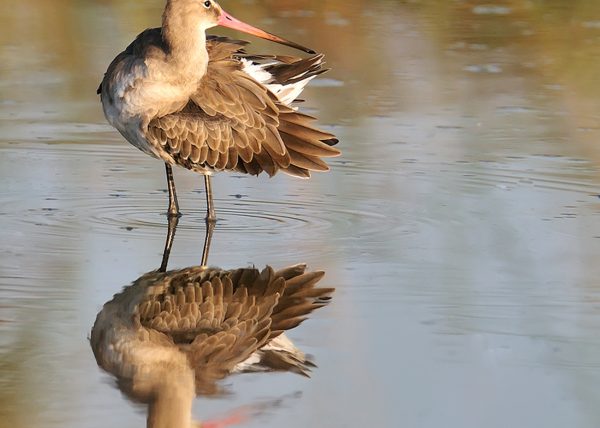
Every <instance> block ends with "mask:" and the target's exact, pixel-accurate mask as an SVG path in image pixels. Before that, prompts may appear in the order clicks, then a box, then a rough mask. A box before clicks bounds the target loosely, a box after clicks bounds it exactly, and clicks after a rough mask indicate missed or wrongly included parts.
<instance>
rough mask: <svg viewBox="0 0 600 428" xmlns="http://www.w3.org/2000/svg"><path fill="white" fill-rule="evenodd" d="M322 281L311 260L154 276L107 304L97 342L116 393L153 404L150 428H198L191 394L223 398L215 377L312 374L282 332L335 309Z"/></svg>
mask: <svg viewBox="0 0 600 428" xmlns="http://www.w3.org/2000/svg"><path fill="white" fill-rule="evenodd" d="M323 275H324V272H322V271H313V272H308V271H307V270H306V265H305V264H297V265H292V266H288V267H286V268H283V269H280V270H277V271H275V270H274V269H273V268H271V267H270V266H266V267H265V268H264V269H262V271H259V270H258V269H257V268H255V267H251V268H250V267H247V268H238V269H232V270H224V269H221V268H218V267H206V266H191V267H188V268H183V269H178V270H171V271H167V272H160V271H152V272H149V273H147V274H144V275H142V276H141V277H140V278H138V279H137V280H136V281H134V283H133V284H132V285H129V286H127V287H125V288H124V289H123V291H122V292H121V293H119V294H116V295H115V296H114V297H113V299H112V300H110V301H109V302H107V303H106V304H105V305H104V306H103V308H102V310H101V311H100V312H99V313H98V315H97V317H96V320H95V322H94V325H93V327H92V330H91V334H90V346H91V348H92V351H93V353H94V356H95V358H96V362H97V363H98V365H99V366H100V367H101V368H102V369H104V370H105V371H107V372H108V373H110V374H112V375H113V376H115V378H116V380H117V385H118V387H119V389H120V390H121V391H122V392H124V393H125V395H126V396H128V397H129V398H130V399H132V400H134V401H137V402H141V403H146V404H148V424H147V426H148V427H149V428H166V427H181V428H185V427H199V426H200V424H198V423H197V422H194V421H193V420H192V416H191V409H192V402H193V399H194V397H195V396H196V395H208V396H214V395H217V394H220V393H221V392H222V390H221V389H220V387H219V386H218V384H217V381H219V380H220V379H223V378H224V377H225V376H227V375H229V374H232V373H243V372H252V371H291V372H295V373H298V374H301V375H304V376H308V373H309V371H310V369H311V368H312V367H315V365H314V363H313V362H312V361H311V359H310V358H309V357H307V356H306V355H305V354H304V353H303V352H302V351H300V350H299V349H298V348H296V347H295V346H294V344H293V343H292V342H291V341H290V340H289V339H288V338H287V337H286V336H285V333H284V332H285V331H287V330H290V329H292V328H294V327H296V326H297V325H299V324H300V323H301V322H303V321H304V320H305V319H306V318H307V316H308V315H309V314H310V313H311V312H312V311H313V310H315V309H318V308H320V307H323V306H325V305H327V304H328V303H329V301H330V299H331V294H332V293H333V292H334V288H326V287H318V286H317V283H318V282H319V281H320V280H321V279H322V278H323ZM202 426H207V425H204V424H202Z"/></svg>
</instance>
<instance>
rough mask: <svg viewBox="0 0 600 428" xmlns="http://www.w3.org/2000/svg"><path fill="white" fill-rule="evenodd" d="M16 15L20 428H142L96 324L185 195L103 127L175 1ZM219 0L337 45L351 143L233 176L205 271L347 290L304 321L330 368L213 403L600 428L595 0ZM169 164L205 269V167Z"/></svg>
mask: <svg viewBox="0 0 600 428" xmlns="http://www.w3.org/2000/svg"><path fill="white" fill-rule="evenodd" d="M9 3H10V2H6V3H3V4H2V5H0V10H1V11H2V13H1V14H0V25H1V27H2V28H3V29H4V30H5V31H2V32H0V42H1V44H0V48H1V50H0V60H1V65H0V94H1V97H0V182H2V183H3V190H2V191H1V192H0V226H1V227H0V243H1V245H0V302H1V303H0V332H1V334H0V374H1V377H0V379H1V382H2V383H1V384H0V398H1V399H0V425H1V426H6V427H59V426H60V427H76V426H77V427H79V426H86V427H101V426H103V427H104V426H107V425H109V426H117V425H118V426H132V427H141V426H144V424H145V412H144V409H143V408H141V407H138V406H136V405H134V404H132V403H131V402H129V401H127V400H126V399H124V398H123V396H122V395H121V394H120V393H119V391H118V390H117V389H116V388H115V387H114V382H113V381H112V379H111V378H110V376H108V375H107V374H106V373H103V372H102V371H101V370H100V369H99V368H98V367H97V365H96V362H95V360H94V357H93V355H92V353H91V351H90V347H89V343H88V340H87V337H88V334H89V332H90V329H91V326H92V324H93V322H94V319H95V317H96V314H97V312H98V311H99V310H100V309H101V307H102V305H103V304H104V303H105V302H106V301H107V300H109V299H110V298H111V297H112V296H113V295H114V294H115V293H117V292H119V291H120V290H121V288H122V287H123V286H125V285H127V284H130V283H131V282H132V281H134V280H135V279H136V278H138V277H139V276H140V275H142V274H143V273H144V272H148V271H150V270H153V269H156V268H157V267H158V266H159V264H160V260H161V252H162V249H163V244H164V239H165V234H166V217H165V215H164V211H165V210H166V203H167V199H166V198H167V195H166V193H165V191H166V184H165V181H164V172H163V167H162V165H161V163H160V162H158V161H155V160H153V159H150V158H148V157H147V156H144V155H143V154H142V153H140V152H138V151H137V150H136V149H135V148H133V147H131V146H129V145H128V144H127V143H126V142H124V141H123V140H122V138H121V137H120V136H119V135H118V134H117V133H116V131H114V130H112V129H111V128H110V127H109V126H108V125H107V124H106V123H105V120H104V118H103V117H102V112H101V108H100V105H99V102H98V99H97V97H96V95H95V89H96V87H97V84H98V82H99V80H100V78H101V75H102V73H103V72H104V70H105V68H106V65H107V64H108V63H109V61H110V60H111V59H112V57H113V56H114V55H115V54H116V53H117V52H118V50H119V49H120V48H122V47H124V46H125V45H126V44H127V43H128V42H129V41H130V40H131V39H132V38H133V37H134V36H135V35H136V34H137V32H139V31H140V30H142V29H143V28H146V27H148V26H154V25H156V24H157V22H158V17H159V15H160V13H161V8H162V2H161V1H150V0H144V1H135V2H134V1H103V2H99V1H97V2H94V1H88V2H72V1H68V0H56V1H53V2H44V1H41V0H25V1H22V2H19V3H18V4H9ZM222 3H223V5H224V7H225V8H226V9H227V10H229V11H230V12H231V13H233V14H235V15H236V16H238V17H239V18H241V19H244V20H247V21H249V22H252V23H254V24H257V25H262V26H264V27H265V28H267V29H268V30H271V31H273V32H276V33H280V34H282V35H285V36H288V37H289V38H291V39H293V40H297V41H299V42H302V43H303V44H306V45H308V46H310V47H314V48H316V49H317V50H321V51H323V52H325V54H326V57H327V61H328V65H329V66H330V67H331V68H332V71H331V72H329V73H328V74H327V75H325V76H324V77H323V78H319V79H317V80H315V81H314V82H313V83H314V84H312V85H311V87H309V89H307V90H306V92H305V94H304V97H305V98H306V100H307V102H306V103H305V104H304V106H303V108H304V109H305V111H307V112H309V113H313V114H315V115H317V116H318V117H319V118H320V123H321V124H323V125H324V126H325V127H326V128H327V129H328V130H331V131H333V132H335V133H336V134H337V135H338V136H339V138H340V141H341V142H340V146H339V147H340V148H341V149H342V150H343V156H342V157H340V158H336V159H334V160H333V161H331V162H330V165H331V168H332V170H331V172H329V173H327V174H316V175H315V176H314V177H313V178H312V179H311V180H308V181H302V180H296V179H293V178H289V177H284V176H277V177H276V178H273V179H267V178H263V177H261V178H258V179H257V178H254V177H243V176H239V175H235V174H231V175H228V174H220V175H218V176H216V177H215V179H214V180H213V181H214V187H215V189H214V190H215V197H216V208H217V213H218V216H219V218H220V220H219V222H218V224H217V227H216V230H215V235H214V239H213V245H212V248H211V255H210V260H209V261H210V264H211V265H216V266H220V267H223V268H236V267H242V266H248V265H252V264H254V265H256V266H257V267H263V266H264V265H267V264H268V265H272V266H274V267H283V266H287V265H289V264H293V263H299V262H306V263H307V264H308V265H309V267H310V268H311V269H319V270H325V271H326V272H327V274H326V277H325V279H324V280H323V282H322V283H323V284H324V285H327V286H335V287H337V291H336V294H335V295H334V299H333V302H332V303H331V304H330V305H329V306H328V307H327V308H323V309H320V310H318V311H316V312H315V313H314V314H313V315H312V316H311V319H310V320H308V321H307V322H306V323H305V324H303V325H302V326H300V327H299V328H297V329H295V330H294V331H292V333H291V337H292V338H293V339H294V341H295V342H296V343H297V344H298V345H299V346H300V347H301V348H302V349H303V350H304V351H305V352H308V353H310V354H312V355H313V356H314V358H315V361H316V363H317V365H318V368H316V369H315V370H314V371H313V373H312V378H311V379H305V378H302V377H300V376H297V375H293V374H253V375H240V376H234V377H230V378H228V379H227V380H226V381H225V382H224V384H225V385H227V386H228V389H229V390H230V392H231V393H230V394H229V395H227V396H225V397H221V398H218V399H202V398H199V399H197V400H196V402H195V407H194V415H195V417H196V418H198V419H200V418H204V417H215V416H219V415H222V414H226V413H227V412H229V411H230V410H231V409H235V408H238V407H240V406H253V407H255V408H260V409H262V410H261V411H260V412H257V413H258V414H257V415H256V416H255V417H254V418H253V419H252V420H250V421H249V422H248V423H246V424H245V425H244V426H265V425H266V426H282V425H284V426H287V427H305V426H324V427H325V426H326V427H360V426H381V427H398V426H421V427H438V426H445V427H481V426H487V427H506V426H514V427H517V426H522V427H532V426H545V427H565V426H576V427H597V426H599V424H600V410H599V409H600V393H599V392H598V391H599V390H598V387H597V385H598V384H599V383H600V339H599V336H598V331H600V307H599V305H598V302H599V301H600V286H599V284H598V278H600V265H599V264H598V263H597V260H598V258H599V257H600V198H599V197H598V194H599V193H600V146H599V145H598V139H599V138H600V126H599V123H600V120H599V119H600V114H599V113H598V112H600V79H599V77H598V76H599V75H600V74H598V70H599V67H600V59H599V58H600V55H599V54H600V52H599V50H600V43H599V42H600V24H599V23H600V5H598V4H597V2H594V1H591V0H590V1H583V0H580V1H566V0H565V1H558V0H557V1H551V2H521V1H510V2H502V3H497V4H493V3H480V2H470V1H453V2H446V1H441V0H440V1H433V0H432V1H407V2H392V1H380V2H362V1H359V0H351V1H350V2H348V1H345V2H337V1H325V2H318V3H315V2H289V1H278V2H275V1H252V0H249V1H245V2H243V3H234V2H231V1H229V2H225V1H223V2H222ZM223 33H227V32H226V31H224V32H223ZM227 34H233V33H227ZM253 42H254V41H253ZM253 46H256V47H257V48H256V49H259V48H262V49H269V50H273V49H280V50H281V52H286V51H285V49H284V48H278V47H274V46H273V45H269V44H267V43H263V42H255V43H253ZM175 174H176V181H177V184H178V191H179V195H180V205H181V208H182V211H183V212H184V214H185V215H184V216H183V217H182V219H181V221H180V224H179V228H178V230H177V235H176V238H175V244H174V249H173V253H172V255H171V261H170V267H172V268H175V267H185V266H192V265H195V264H199V262H200V255H201V250H202V243H203V238H204V222H203V215H204V194H203V193H202V192H201V180H200V178H199V177H198V176H195V175H193V174H191V173H189V172H187V171H183V170H182V171H179V170H176V171H175Z"/></svg>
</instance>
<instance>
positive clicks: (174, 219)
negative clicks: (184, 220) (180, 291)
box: [158, 215, 179, 272]
mask: <svg viewBox="0 0 600 428" xmlns="http://www.w3.org/2000/svg"><path fill="white" fill-rule="evenodd" d="M168 220H169V226H168V230H167V240H166V241H165V249H164V250H163V257H162V262H161V263H160V267H159V268H158V271H159V272H166V271H167V264H168V263H169V256H170V255H171V247H173V240H174V239H175V231H176V230H177V224H178V223H179V216H177V215H169V216H168Z"/></svg>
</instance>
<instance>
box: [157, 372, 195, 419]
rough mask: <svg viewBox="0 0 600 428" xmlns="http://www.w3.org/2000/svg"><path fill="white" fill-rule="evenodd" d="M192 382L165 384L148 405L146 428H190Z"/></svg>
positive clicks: (192, 395) (192, 397)
mask: <svg viewBox="0 0 600 428" xmlns="http://www.w3.org/2000/svg"><path fill="white" fill-rule="evenodd" d="M194 395H195V391H194V387H193V382H192V384H191V388H190V383H189V382H182V383H178V382H165V383H163V384H162V385H161V387H160V388H159V389H158V390H157V391H155V396H154V400H153V401H152V402H151V403H150V404H149V405H148V421H147V425H146V426H147V428H172V427H178V428H179V427H181V428H191V427H193V426H194V424H193V422H192V401H193V399H194Z"/></svg>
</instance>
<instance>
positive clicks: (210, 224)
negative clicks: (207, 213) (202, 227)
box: [201, 220, 215, 266]
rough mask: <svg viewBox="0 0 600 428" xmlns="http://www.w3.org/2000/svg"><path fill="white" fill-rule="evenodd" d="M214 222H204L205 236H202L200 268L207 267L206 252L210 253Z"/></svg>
mask: <svg viewBox="0 0 600 428" xmlns="http://www.w3.org/2000/svg"><path fill="white" fill-rule="evenodd" d="M214 229H215V222H214V221H208V220H206V235H204V248H203V249H202V263H201V265H202V266H207V262H208V252H209V251H210V241H211V240H212V235H213V230H214Z"/></svg>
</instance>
